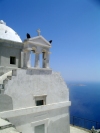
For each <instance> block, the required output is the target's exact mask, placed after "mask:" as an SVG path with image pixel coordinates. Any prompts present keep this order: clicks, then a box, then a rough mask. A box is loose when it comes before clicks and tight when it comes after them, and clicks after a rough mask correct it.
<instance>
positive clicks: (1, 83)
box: [0, 70, 16, 94]
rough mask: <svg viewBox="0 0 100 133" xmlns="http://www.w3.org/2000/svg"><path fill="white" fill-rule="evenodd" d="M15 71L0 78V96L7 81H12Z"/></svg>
mask: <svg viewBox="0 0 100 133" xmlns="http://www.w3.org/2000/svg"><path fill="white" fill-rule="evenodd" d="M15 71H16V70H12V71H9V72H7V73H5V74H3V75H2V76H0V94H3V93H4V91H5V85H6V84H7V83H8V81H9V80H11V79H12V76H15Z"/></svg>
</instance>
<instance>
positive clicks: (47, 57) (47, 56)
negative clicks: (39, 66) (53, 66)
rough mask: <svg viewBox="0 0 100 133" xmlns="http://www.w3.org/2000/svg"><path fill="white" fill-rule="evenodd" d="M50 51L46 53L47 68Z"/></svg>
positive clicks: (47, 66)
mask: <svg viewBox="0 0 100 133" xmlns="http://www.w3.org/2000/svg"><path fill="white" fill-rule="evenodd" d="M49 59H50V53H49V52H48V53H46V68H49Z"/></svg>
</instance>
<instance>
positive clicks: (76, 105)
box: [67, 82, 100, 122]
mask: <svg viewBox="0 0 100 133" xmlns="http://www.w3.org/2000/svg"><path fill="white" fill-rule="evenodd" d="M67 86H68V88H69V98H70V101H71V107H70V116H76V117H81V118H84V119H89V120H93V121H98V122H100V82H99V83H97V82H95V83H94V82H91V83H90V82H69V83H67Z"/></svg>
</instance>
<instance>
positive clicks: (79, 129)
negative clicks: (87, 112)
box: [70, 126, 90, 133]
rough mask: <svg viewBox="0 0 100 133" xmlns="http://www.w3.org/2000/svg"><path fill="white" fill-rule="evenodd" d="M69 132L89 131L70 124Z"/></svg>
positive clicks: (82, 132)
mask: <svg viewBox="0 0 100 133" xmlns="http://www.w3.org/2000/svg"><path fill="white" fill-rule="evenodd" d="M70 133H90V131H89V130H85V129H84V128H80V127H76V126H70Z"/></svg>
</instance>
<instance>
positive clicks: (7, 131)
mask: <svg viewBox="0 0 100 133" xmlns="http://www.w3.org/2000/svg"><path fill="white" fill-rule="evenodd" d="M0 133H20V132H18V131H17V130H16V129H15V126H14V125H12V123H10V122H9V120H7V119H2V118H0Z"/></svg>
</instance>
